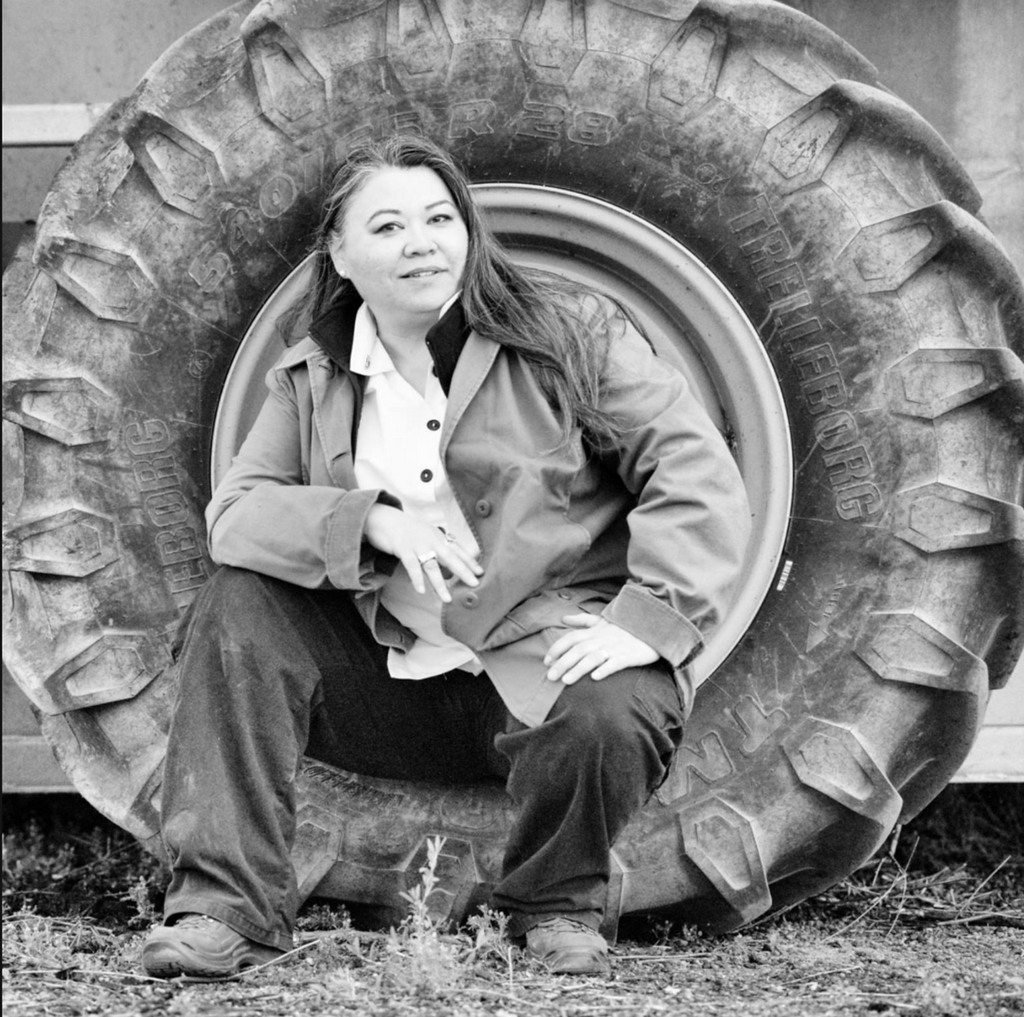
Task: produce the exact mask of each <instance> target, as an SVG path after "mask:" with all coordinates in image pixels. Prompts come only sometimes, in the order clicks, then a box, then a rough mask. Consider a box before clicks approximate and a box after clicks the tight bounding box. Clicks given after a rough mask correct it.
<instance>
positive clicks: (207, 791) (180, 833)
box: [161, 568, 685, 949]
mask: <svg viewBox="0 0 1024 1017" xmlns="http://www.w3.org/2000/svg"><path fill="white" fill-rule="evenodd" d="M182 636H183V647H182V651H181V656H180V665H181V678H180V688H179V694H178V702H177V705H176V708H175V713H174V719H173V722H172V725H171V732H170V739H169V743H168V749H167V762H166V770H165V777H164V785H163V792H162V804H161V810H162V816H161V819H162V832H163V837H164V842H165V844H166V847H167V851H168V855H169V858H170V861H171V868H172V872H173V878H172V882H171V886H170V889H169V891H168V894H167V901H166V905H165V913H166V915H167V917H168V918H170V917H171V916H173V915H176V914H181V913H183V912H189V911H198V912H200V913H203V914H207V915H210V916H212V917H214V918H219V919H221V920H222V921H224V922H226V923H227V924H228V925H230V926H231V927H232V928H233V929H235V930H236V931H237V932H240V933H242V934H243V935H245V936H248V937H249V938H250V939H254V940H256V941H257V942H260V943H264V944H267V945H270V946H275V947H278V948H280V949H288V948H290V946H291V943H292V923H293V921H294V917H295V911H296V907H297V903H298V902H297V896H296V882H295V874H294V872H293V869H292V865H291V862H290V859H289V851H290V849H291V845H292V840H293V837H294V831H295V777H296V773H297V771H298V767H299V761H300V757H301V756H302V755H303V754H304V753H305V754H307V755H310V756H313V757H315V758H317V759H320V760H323V761H324V762H327V763H331V764H333V765H335V766H339V767H342V768H343V769H346V770H351V771H353V772H355V773H362V774H366V775H368V776H377V777H392V778H398V779H406V780H440V781H445V782H451V783H467V782H472V781H474V780H480V779H483V778H488V777H491V778H493V777H495V776H497V777H500V778H502V779H504V780H505V781H506V786H507V788H508V791H509V794H510V795H511V796H512V799H513V801H514V802H515V804H516V821H515V823H514V826H513V829H512V833H511V835H510V838H509V842H508V845H507V849H506V855H505V859H504V866H503V874H502V879H501V881H500V882H499V883H498V885H497V887H496V888H495V892H494V896H493V901H494V904H495V906H497V907H500V908H503V909H506V910H508V911H509V912H510V913H511V915H512V922H511V926H510V928H511V931H512V932H513V934H517V935H518V934H521V933H522V932H523V931H525V929H526V928H527V927H528V926H529V925H530V924H531V916H537V915H539V916H543V915H545V914H551V913H559V914H573V915H574V916H575V917H577V918H579V919H580V920H581V921H584V922H586V923H587V924H589V925H591V926H593V927H595V928H596V927H597V926H598V925H599V924H600V920H601V914H602V908H603V904H604V897H605V892H606V888H607V883H608V877H609V849H610V847H611V845H612V843H613V842H614V840H615V838H616V837H617V836H618V834H619V833H620V832H621V831H622V829H623V827H624V826H625V825H626V823H627V822H628V821H629V819H630V818H631V817H632V815H633V814H634V813H635V812H636V810H637V809H639V808H640V806H641V805H642V804H643V803H644V801H645V800H646V798H647V797H648V795H649V794H650V792H651V791H652V790H653V789H654V788H655V787H657V786H658V784H659V783H660V782H661V781H662V780H663V778H664V775H665V772H666V770H667V767H668V765H669V763H670V761H671V758H672V755H673V753H674V752H675V749H676V748H677V747H678V745H679V742H680V741H681V739H682V734H683V720H684V714H685V710H684V706H683V703H682V701H681V696H680V694H679V691H678V688H677V686H676V683H675V680H674V678H673V676H672V674H671V671H670V669H669V668H668V667H667V666H663V665H660V664H659V665H655V666H651V667H646V668H631V669H628V670H625V671H621V672H619V673H617V674H614V675H612V676H610V677H609V678H606V679H605V680H604V681H601V682H595V681H593V680H591V679H589V678H587V679H583V680H582V681H579V682H577V683H576V684H575V685H570V686H567V687H566V688H565V690H564V691H563V692H562V694H561V695H560V696H559V698H558V700H557V701H556V703H555V705H554V706H553V707H552V709H551V712H550V713H549V714H548V716H547V718H546V719H545V721H544V722H543V723H542V724H540V725H539V726H537V727H532V728H529V727H526V726H525V725H523V724H521V723H520V722H519V721H517V720H515V719H514V718H513V717H512V716H511V715H510V714H509V713H508V711H507V710H506V709H505V706H504V704H503V703H502V700H501V698H500V696H499V695H498V694H497V692H496V691H495V690H494V687H493V686H492V685H491V683H490V682H489V681H488V680H487V678H486V676H485V675H477V676H471V675H467V674H465V673H464V672H459V671H455V672H450V673H449V674H447V675H440V676H438V677H435V678H427V679H424V680H421V681H408V680H403V679H396V678H391V677H390V676H389V675H388V672H387V666H386V652H385V651H384V650H383V649H382V648H381V647H380V646H378V645H377V644H376V643H375V642H374V640H373V638H372V637H371V635H370V633H369V630H368V629H367V627H366V624H365V623H364V622H363V620H362V618H361V617H360V616H359V614H358V613H357V612H356V610H355V608H354V607H353V606H352V603H351V601H350V599H349V596H348V594H346V593H342V592H334V591H314V590H306V589H303V588H301V587H297V586H292V585H291V584H289V583H284V582H281V581H279V580H276V579H271V578H268V577H267V576H263V575H260V574H258V573H255V572H248V571H245V570H242V569H234V568H225V569H221V570H220V571H219V572H217V573H216V574H215V575H214V577H213V578H212V579H211V580H210V581H209V582H208V583H207V585H206V586H205V587H204V588H203V589H202V590H201V591H200V593H199V596H198V597H197V599H196V602H195V604H194V605H193V608H192V610H191V611H190V612H189V615H188V616H187V618H186V620H185V622H184V627H183V630H182ZM538 666H542V665H541V664H540V662H539V661H538Z"/></svg>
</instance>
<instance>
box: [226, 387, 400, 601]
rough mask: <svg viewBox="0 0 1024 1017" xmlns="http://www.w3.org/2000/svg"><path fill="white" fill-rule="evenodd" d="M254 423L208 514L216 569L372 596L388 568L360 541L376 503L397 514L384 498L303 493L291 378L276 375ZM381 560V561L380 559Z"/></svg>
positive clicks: (306, 423) (299, 425) (307, 415)
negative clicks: (229, 568) (236, 569)
mask: <svg viewBox="0 0 1024 1017" xmlns="http://www.w3.org/2000/svg"><path fill="white" fill-rule="evenodd" d="M267 387H268V389H269V392H268V395H267V399H266V401H265V402H264V404H263V408H262V410H261V411H260V414H259V416H258V417H257V419H256V423H255V424H254V425H253V428H252V430H251V431H250V432H249V435H248V437H247V438H246V439H245V442H244V443H243V444H242V447H241V449H240V450H239V452H238V455H237V456H236V457H235V459H234V460H233V462H232V464H231V468H230V469H229V470H228V472H227V474H226V475H225V477H224V479H223V480H222V481H221V483H220V484H218V485H217V489H216V491H214V493H213V499H212V501H211V502H210V505H209V507H208V508H207V510H206V521H207V527H208V531H209V535H210V538H209V539H210V553H211V555H212V556H213V560H214V561H215V562H217V563H218V564H222V565H235V566H238V567H240V568H247V569H252V570H253V571H255V572H262V573H265V574H266V575H270V576H274V577H276V578H278V579H283V580H286V581H287V582H290V583H295V584H296V585H298V586H304V587H309V588H317V587H321V586H328V585H329V586H333V587H336V588H339V589H349V590H365V589H373V588H374V587H376V586H379V585H380V583H381V582H383V580H384V578H385V577H386V575H387V574H388V573H389V572H390V571H391V570H392V569H393V568H394V565H395V560H394V559H393V558H392V557H391V556H386V555H379V554H378V553H377V552H376V550H375V549H374V548H373V547H372V546H371V545H370V544H368V543H367V542H366V541H365V539H364V534H365V529H366V519H367V515H368V514H369V512H370V511H371V509H372V508H373V507H374V506H375V505H377V504H385V505H391V506H395V507H400V506H399V502H398V501H397V499H395V498H394V497H392V496H391V495H389V494H388V493H387V492H385V491H379V490H360V489H357V488H353V489H349V490H346V489H343V488H338V487H330V486H315V487H314V486H309V485H308V484H307V483H306V478H305V477H304V475H303V461H302V460H303V429H305V431H306V432H307V446H306V447H307V448H308V447H309V444H308V434H309V433H310V432H311V430H312V428H313V426H314V424H313V421H312V419H311V417H312V410H311V408H306V409H305V410H303V409H301V408H300V405H299V399H298V395H297V392H296V387H295V380H294V378H293V376H292V371H290V370H283V369H274V370H272V371H271V372H270V373H269V374H268V375H267ZM382 559H383V560H382Z"/></svg>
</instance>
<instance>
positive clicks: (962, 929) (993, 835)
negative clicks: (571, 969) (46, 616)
mask: <svg viewBox="0 0 1024 1017" xmlns="http://www.w3.org/2000/svg"><path fill="white" fill-rule="evenodd" d="M1022 790H1024V789H1018V788H1004V789H1002V790H992V789H989V790H985V789H984V788H977V787H975V788H973V789H968V790H964V789H950V790H948V791H947V792H944V796H945V797H944V798H943V796H940V801H939V803H937V804H936V805H934V806H933V807H932V809H931V810H930V813H929V814H928V815H926V816H925V817H922V820H924V822H923V823H921V824H919V825H918V826H917V827H916V828H915V827H908V828H907V829H905V830H904V831H902V834H901V836H900V838H899V839H898V840H893V841H890V843H889V845H888V847H887V849H886V850H885V851H883V852H882V853H881V854H880V855H879V857H877V858H876V859H875V860H873V861H872V862H871V863H869V864H867V865H865V866H864V867H863V868H862V869H861V870H860V871H859V872H858V873H855V874H854V875H853V876H852V877H851V878H850V879H849V880H847V881H846V882H844V883H842V884H840V885H839V886H838V887H835V888H833V889H832V890H830V891H829V892H827V893H826V894H823V895H821V896H819V897H817V898H814V899H813V900H811V901H808V902H805V903H804V904H801V905H800V906H798V907H796V908H794V909H792V910H790V911H788V912H786V913H783V914H780V915H776V916H773V917H771V918H768V919H762V920H761V921H759V922H757V923H754V925H753V926H751V927H748V928H747V929H746V930H743V931H741V932H739V933H736V934H733V935H730V936H725V937H720V938H716V939H707V938H702V937H700V936H699V935H698V934H697V933H696V932H695V931H694V930H692V929H690V928H688V927H686V926H683V925H679V924H670V923H668V922H664V921H662V922H659V921H657V920H654V919H644V920H640V921H637V922H633V923H631V924H630V925H629V926H627V927H626V928H624V930H623V931H624V935H623V936H622V937H621V938H620V940H619V942H618V944H617V945H616V947H615V950H614V968H613V973H612V975H611V977H608V978H566V977H553V976H551V975H549V974H548V973H547V972H546V971H545V970H544V969H543V968H542V967H540V966H539V965H538V964H536V963H534V962H531V961H528V960H527V959H526V958H525V957H524V956H523V954H522V953H521V952H520V951H519V950H518V949H517V948H515V947H512V946H510V945H509V944H508V943H507V942H506V941H505V940H504V939H503V938H502V937H501V936H500V934H499V933H500V929H498V927H497V924H496V922H494V921H493V920H491V921H489V922H488V921H481V922H480V923H479V925H478V926H477V927H476V928H475V929H470V930H463V931H461V932H459V933H449V932H447V931H443V930H437V929H434V928H432V927H430V926H429V923H428V924H427V925H422V924H421V925H418V926H417V925H415V924H413V923H410V926H409V927H407V928H405V929H403V930H399V931H397V932H393V933H391V934H390V935H389V934H386V933H380V932H377V933H374V932H363V931H359V930H354V929H351V928H349V927H347V923H346V919H345V915H344V912H343V909H340V907H339V906H338V905H337V904H328V903H326V902H321V903H318V904H314V905H313V906H311V907H309V908H307V909H306V911H305V913H304V917H303V919H302V922H301V924H302V926H303V933H302V935H303V940H302V945H301V946H300V947H299V948H298V949H297V950H296V951H295V952H294V953H293V954H292V955H290V956H288V957H287V958H285V959H283V960H281V961H279V962H277V963H275V964H273V965H271V966H269V967H266V968H263V969H260V970H255V971H252V972H250V973H247V974H245V975H244V976H242V977H241V978H239V979H237V980H235V981H232V982H227V983H219V984H209V983H195V982H191V983H190V982H181V981H174V982H170V983H168V982H160V981H156V980H153V979H148V978H145V977H143V976H142V975H141V974H140V969H139V967H138V955H139V950H140V948H141V943H142V939H143V936H144V934H145V929H146V928H147V927H148V925H149V924H150V923H151V921H153V920H154V918H155V911H154V906H155V905H158V904H159V898H160V893H161V889H162V880H163V875H162V874H161V873H160V871H159V868H158V867H157V866H156V864H155V863H154V862H153V861H152V860H151V859H149V858H148V856H145V855H144V854H142V852H141V851H140V850H139V849H138V847H137V846H136V845H134V843H133V842H131V841H130V840H128V839H127V838H125V837H124V835H122V834H120V831H117V830H115V829H114V828H110V827H103V826H100V827H95V828H92V829H90V830H84V829H82V828H81V827H80V826H79V827H75V826H74V824H73V823H71V822H70V820H68V818H67V817H65V823H64V824H63V826H62V824H61V823H55V822H54V821H53V819H52V817H50V818H48V819H45V818H44V819H42V820H41V819H40V818H39V816H38V815H33V814H32V813H31V812H29V814H28V815H27V816H26V814H25V810H24V809H23V808H22V807H21V806H19V807H18V808H17V809H14V810H8V809H7V807H6V805H7V803H6V802H5V817H4V891H3V895H4V930H3V932H4V935H3V1010H4V1014H5V1015H6V1017H20V1015H26V1017H28V1015H30V1014H31V1015H33V1017H35V1015H40V1014H53V1015H78V1014H99V1015H103V1017H115V1015H122V1014H148V1015H154V1017H156V1015H164V1014H168V1015H170V1014H174V1015H183V1017H190V1015H199V1014H267V1015H273V1014H280V1015H288V1017H291V1015H296V1014H303V1015H310V1017H321V1015H333V1014H346V1015H347V1014H360V1015H361V1014H367V1015H382V1017H383V1015H388V1017H392V1015H393V1017H399V1015H403V1017H404V1015H410V1017H427V1015H430V1017H442V1015H444V1017H447V1015H466V1017H484V1015H487V1017H527V1015H533V1014H551V1015H559V1017H577V1015H578V1017H584V1015H588V1017H589V1015H597V1017H605V1015H608V1017H611V1015H618V1014H628V1015H634V1014H635V1015H643V1014H661V1013H675V1012H688V1013H694V1014H709V1015H723V1017H724V1015H730V1017H731V1015H734V1014H743V1015H745V1017H769V1015H771V1017H797V1015H801V1017H803V1015H815V1017H817V1015H829V1014H835V1015H868V1014H881V1015H897V1014H899V1015H902V1014H909V1015H919V1017H981V1015H984V1017H996V1015H1009V1014H1024V858H1022V856H1021V849H1020V846H1021V843H1022V840H1021V830H1022V827H1024V816H1022V805H1024V794H1022ZM12 811H13V813H14V815H13V816H12V815H9V812H12ZM339 926H340V928H339Z"/></svg>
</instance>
